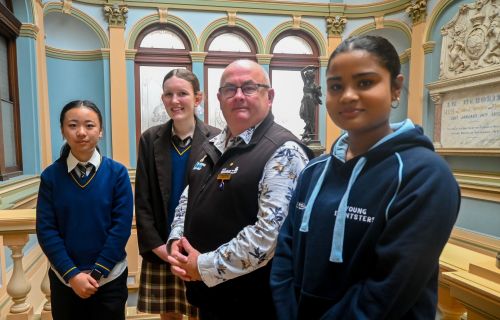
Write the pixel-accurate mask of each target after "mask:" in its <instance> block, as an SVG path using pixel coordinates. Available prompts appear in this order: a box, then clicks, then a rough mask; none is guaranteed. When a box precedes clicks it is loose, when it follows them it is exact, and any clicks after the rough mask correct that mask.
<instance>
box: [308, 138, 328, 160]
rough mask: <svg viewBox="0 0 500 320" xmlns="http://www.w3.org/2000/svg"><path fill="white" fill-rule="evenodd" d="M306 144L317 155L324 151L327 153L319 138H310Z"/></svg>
mask: <svg viewBox="0 0 500 320" xmlns="http://www.w3.org/2000/svg"><path fill="white" fill-rule="evenodd" d="M306 146H307V147H309V149H311V151H312V152H313V153H314V156H315V157H318V156H320V155H322V154H323V153H325V147H323V146H322V145H321V143H320V142H319V140H310V141H308V142H307V143H306Z"/></svg>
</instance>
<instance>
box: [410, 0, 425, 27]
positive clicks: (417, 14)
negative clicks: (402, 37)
mask: <svg viewBox="0 0 500 320" xmlns="http://www.w3.org/2000/svg"><path fill="white" fill-rule="evenodd" d="M405 11H406V13H407V14H408V16H409V17H410V18H411V20H412V21H413V24H414V25H415V24H419V23H422V22H424V21H425V18H426V15H427V0H416V1H414V2H413V3H412V4H410V5H409V6H408V7H407V8H406V10H405Z"/></svg>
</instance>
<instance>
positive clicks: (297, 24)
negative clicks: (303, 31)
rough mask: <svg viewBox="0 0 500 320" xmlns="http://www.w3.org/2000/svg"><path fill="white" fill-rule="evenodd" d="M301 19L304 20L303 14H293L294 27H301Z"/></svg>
mask: <svg viewBox="0 0 500 320" xmlns="http://www.w3.org/2000/svg"><path fill="white" fill-rule="evenodd" d="M300 21H302V16H299V15H293V16H292V29H297V30H298V29H300Z"/></svg>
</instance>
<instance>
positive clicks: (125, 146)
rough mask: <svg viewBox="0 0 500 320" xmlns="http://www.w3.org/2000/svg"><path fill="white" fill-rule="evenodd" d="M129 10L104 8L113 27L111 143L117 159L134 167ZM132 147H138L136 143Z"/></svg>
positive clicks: (110, 29) (110, 58)
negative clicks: (128, 62)
mask: <svg viewBox="0 0 500 320" xmlns="http://www.w3.org/2000/svg"><path fill="white" fill-rule="evenodd" d="M127 12H128V9H127V7H125V6H118V4H116V3H115V4H113V5H112V6H109V5H105V6H104V15H105V16H106V18H107V19H108V25H109V49H110V54H109V78H110V79H109V80H110V88H111V90H110V94H111V141H112V151H113V159H115V160H117V161H119V162H121V163H123V165H125V166H126V167H130V143H131V141H129V124H128V108H127V106H128V97H127V67H126V61H125V23H126V20H127ZM132 143H135V141H133V142H132Z"/></svg>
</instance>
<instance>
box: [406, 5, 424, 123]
mask: <svg viewBox="0 0 500 320" xmlns="http://www.w3.org/2000/svg"><path fill="white" fill-rule="evenodd" d="M426 11H427V0H416V1H415V2H413V4H410V6H409V7H407V8H406V12H407V13H408V15H409V16H410V18H411V19H412V21H413V25H412V31H411V54H410V56H411V60H410V75H409V81H408V118H410V119H411V120H412V121H413V122H414V123H417V124H420V125H421V124H422V122H423V119H422V118H423V107H424V101H423V94H424V72H423V71H422V70H424V58H425V57H424V48H423V43H424V36H425V26H426V23H425V18H426Z"/></svg>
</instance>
